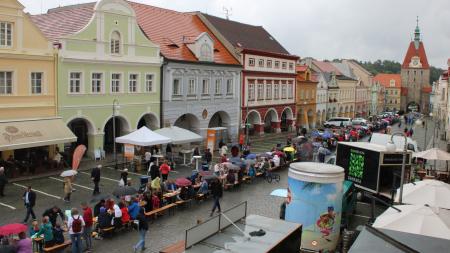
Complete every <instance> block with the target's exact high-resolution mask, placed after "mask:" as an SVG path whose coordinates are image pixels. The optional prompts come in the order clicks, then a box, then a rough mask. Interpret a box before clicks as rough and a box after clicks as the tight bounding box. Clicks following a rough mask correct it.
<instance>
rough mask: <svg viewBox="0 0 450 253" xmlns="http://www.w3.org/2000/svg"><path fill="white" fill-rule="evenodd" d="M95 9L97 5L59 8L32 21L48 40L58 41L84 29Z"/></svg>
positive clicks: (88, 4) (37, 16) (35, 16)
mask: <svg viewBox="0 0 450 253" xmlns="http://www.w3.org/2000/svg"><path fill="white" fill-rule="evenodd" d="M94 7H95V3H86V4H77V5H71V6H65V7H58V8H54V9H49V10H48V12H47V14H41V15H34V16H31V19H32V20H33V22H34V23H35V24H36V25H37V27H38V28H39V29H40V30H41V31H42V32H43V33H44V35H45V36H46V37H47V38H48V39H51V40H57V39H58V38H61V37H64V36H67V35H71V34H74V33H76V32H78V31H80V30H81V29H83V27H85V26H86V25H87V24H88V23H89V21H90V20H91V18H92V15H93V14H94Z"/></svg>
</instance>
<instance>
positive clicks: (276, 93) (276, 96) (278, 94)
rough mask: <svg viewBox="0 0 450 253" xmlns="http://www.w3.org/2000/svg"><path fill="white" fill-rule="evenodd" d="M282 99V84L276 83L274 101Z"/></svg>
mask: <svg viewBox="0 0 450 253" xmlns="http://www.w3.org/2000/svg"><path fill="white" fill-rule="evenodd" d="M279 98H280V83H279V82H275V84H274V85H273V99H279Z"/></svg>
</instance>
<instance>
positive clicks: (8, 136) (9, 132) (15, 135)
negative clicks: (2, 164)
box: [2, 126, 42, 143]
mask: <svg viewBox="0 0 450 253" xmlns="http://www.w3.org/2000/svg"><path fill="white" fill-rule="evenodd" d="M2 136H3V138H5V140H6V141H8V142H9V143H11V142H13V141H16V140H18V139H25V138H32V137H41V136H42V133H41V132H40V131H32V132H26V131H20V130H19V129H18V128H17V127H15V126H6V127H5V130H4V132H3V133H2Z"/></svg>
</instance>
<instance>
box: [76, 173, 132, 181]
mask: <svg viewBox="0 0 450 253" xmlns="http://www.w3.org/2000/svg"><path fill="white" fill-rule="evenodd" d="M81 173H83V174H86V175H89V176H91V174H90V173H87V172H84V171H82V172H81ZM100 178H102V179H106V180H109V181H114V182H119V180H116V179H112V178H109V177H103V176H102V177H100ZM130 179H131V178H130Z"/></svg>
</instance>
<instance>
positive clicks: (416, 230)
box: [372, 205, 450, 240]
mask: <svg viewBox="0 0 450 253" xmlns="http://www.w3.org/2000/svg"><path fill="white" fill-rule="evenodd" d="M394 207H395V208H397V209H400V211H401V212H399V211H397V210H395V209H393V208H388V209H387V210H386V211H385V212H384V213H382V214H381V215H380V216H378V218H377V219H376V220H375V223H374V224H373V225H372V226H373V227H375V228H383V229H389V230H394V231H400V232H405V233H410V234H418V235H425V236H430V237H435V238H441V239H446V240H450V210H446V209H440V208H431V207H428V206H419V205H396V206H394Z"/></svg>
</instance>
